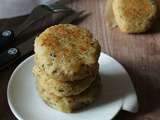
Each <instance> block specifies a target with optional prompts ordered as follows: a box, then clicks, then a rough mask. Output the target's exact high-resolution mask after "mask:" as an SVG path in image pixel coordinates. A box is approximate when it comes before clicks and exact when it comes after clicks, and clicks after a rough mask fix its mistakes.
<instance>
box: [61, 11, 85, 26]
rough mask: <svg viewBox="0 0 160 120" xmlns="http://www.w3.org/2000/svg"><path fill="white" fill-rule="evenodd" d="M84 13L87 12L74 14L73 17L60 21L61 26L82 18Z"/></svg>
mask: <svg viewBox="0 0 160 120" xmlns="http://www.w3.org/2000/svg"><path fill="white" fill-rule="evenodd" d="M84 12H85V11H80V12H76V13H73V14H72V15H70V16H68V17H66V18H65V19H63V20H62V21H60V23H61V24H67V23H72V22H73V21H75V20H76V19H77V18H79V16H81V15H82V14H83V13H84Z"/></svg>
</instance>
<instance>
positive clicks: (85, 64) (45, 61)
mask: <svg viewBox="0 0 160 120" xmlns="http://www.w3.org/2000/svg"><path fill="white" fill-rule="evenodd" d="M34 51H35V63H36V65H37V66H39V67H40V68H41V69H43V70H44V71H45V72H46V73H47V74H48V75H50V76H53V78H54V79H56V80H61V81H73V80H80V79H83V78H85V77H87V76H90V75H93V74H94V73H95V70H97V66H96V65H97V63H98V58H99V55H100V46H99V44H98V42H97V41H96V40H94V39H93V37H92V35H91V33H90V32H89V31H88V30H86V29H84V28H81V27H78V26H75V25H71V24H60V25H55V26H52V27H50V28H48V29H46V30H45V31H44V32H42V33H41V34H40V35H39V36H38V37H37V38H36V39H35V44H34Z"/></svg>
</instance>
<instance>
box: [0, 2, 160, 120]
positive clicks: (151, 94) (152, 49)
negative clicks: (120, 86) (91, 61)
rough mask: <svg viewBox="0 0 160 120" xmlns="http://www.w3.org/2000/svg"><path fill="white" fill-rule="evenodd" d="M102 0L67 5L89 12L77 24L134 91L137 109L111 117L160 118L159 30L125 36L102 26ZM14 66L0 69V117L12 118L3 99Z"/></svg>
mask: <svg viewBox="0 0 160 120" xmlns="http://www.w3.org/2000/svg"><path fill="white" fill-rule="evenodd" d="M105 3H106V0H76V1H75V2H73V3H71V5H70V6H71V7H72V8H75V9H77V10H86V11H88V12H91V13H92V15H91V16H90V17H88V18H87V19H86V20H85V21H83V22H82V23H81V26H85V27H87V28H88V29H89V30H90V31H91V32H92V33H93V35H94V37H95V38H96V39H98V40H99V42H100V44H101V47H102V51H104V52H106V53H107V54H109V55H111V56H112V57H114V58H115V59H117V60H118V61H119V62H120V63H121V64H122V65H123V66H124V67H125V68H126V70H127V71H128V72H129V74H130V76H131V78H132V82H133V84H134V86H135V89H136V91H137V95H138V100H139V112H138V113H137V114H131V113H128V112H124V111H122V112H120V113H119V114H118V115H117V117H116V118H115V120H160V33H159V32H160V29H157V28H158V27H159V28H160V26H158V24H157V25H156V30H153V31H152V32H148V33H146V34H140V35H139V34H137V35H131V34H130V35H129V34H125V33H122V32H120V31H119V29H112V30H110V29H109V28H107V27H106V25H105V23H106V20H105V11H104V5H105ZM24 19H25V17H18V18H14V19H12V20H1V21H0V26H1V29H3V28H7V27H14V26H16V25H18V24H20V23H21V22H22V21H23V20H24ZM14 67H15V66H12V67H10V68H9V69H7V70H5V71H3V72H0V120H15V119H16V118H15V117H14V115H13V114H12V112H11V111H10V108H9V106H8V103H7V98H6V87H7V83H8V79H9V77H10V75H11V73H12V71H13V69H14Z"/></svg>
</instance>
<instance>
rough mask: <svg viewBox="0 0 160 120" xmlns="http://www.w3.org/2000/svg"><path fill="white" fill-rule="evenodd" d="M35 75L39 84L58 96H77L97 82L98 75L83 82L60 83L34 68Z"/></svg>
mask: <svg viewBox="0 0 160 120" xmlns="http://www.w3.org/2000/svg"><path fill="white" fill-rule="evenodd" d="M33 73H34V75H35V77H36V79H37V80H38V82H39V84H40V85H41V86H42V87H43V88H45V90H46V91H48V92H53V93H54V94H55V95H57V96H70V95H77V94H80V93H81V92H83V91H84V90H86V89H87V88H88V87H89V86H90V85H91V83H92V82H93V81H94V80H95V78H96V75H97V74H95V75H94V76H89V77H87V78H85V79H83V80H76V81H58V80H54V79H52V78H49V77H48V76H47V74H46V73H44V71H43V70H41V69H40V68H39V67H37V66H34V68H33Z"/></svg>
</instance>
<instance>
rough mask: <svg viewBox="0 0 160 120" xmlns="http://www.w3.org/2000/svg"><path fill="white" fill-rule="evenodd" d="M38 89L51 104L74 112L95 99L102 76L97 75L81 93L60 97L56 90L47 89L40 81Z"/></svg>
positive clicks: (64, 110) (59, 108)
mask: <svg viewBox="0 0 160 120" xmlns="http://www.w3.org/2000/svg"><path fill="white" fill-rule="evenodd" d="M37 89H38V92H39V94H40V96H41V98H42V99H43V100H44V101H45V103H46V104H48V105H49V106H51V107H54V108H56V109H58V110H59V111H62V112H74V111H75V110H78V109H80V108H82V107H84V106H86V105H88V104H91V103H92V102H93V101H95V99H96V98H97V95H98V94H99V90H100V77H97V78H96V80H95V81H94V82H93V83H92V84H91V86H90V87H89V88H88V89H86V90H85V91H84V92H82V93H81V94H79V95H73V96H67V97H59V96H56V95H55V94H54V92H49V91H47V90H46V89H45V88H44V87H43V86H41V84H39V82H37Z"/></svg>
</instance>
